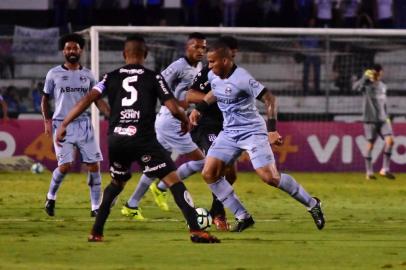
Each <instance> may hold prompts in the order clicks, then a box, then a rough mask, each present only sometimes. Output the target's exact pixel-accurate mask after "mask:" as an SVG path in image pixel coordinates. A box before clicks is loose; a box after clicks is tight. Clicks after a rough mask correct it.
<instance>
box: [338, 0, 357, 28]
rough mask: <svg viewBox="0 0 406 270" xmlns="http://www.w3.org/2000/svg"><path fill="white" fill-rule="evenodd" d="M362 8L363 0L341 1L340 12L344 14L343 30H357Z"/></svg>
mask: <svg viewBox="0 0 406 270" xmlns="http://www.w3.org/2000/svg"><path fill="white" fill-rule="evenodd" d="M360 8H361V0H341V2H340V4H339V10H340V11H341V14H342V24H341V26H342V27H343V28H356V27H357V21H358V14H359V12H360Z"/></svg>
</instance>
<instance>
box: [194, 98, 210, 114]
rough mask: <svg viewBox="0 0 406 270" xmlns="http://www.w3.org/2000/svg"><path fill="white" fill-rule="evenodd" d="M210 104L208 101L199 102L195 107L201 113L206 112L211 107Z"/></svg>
mask: <svg viewBox="0 0 406 270" xmlns="http://www.w3.org/2000/svg"><path fill="white" fill-rule="evenodd" d="M209 107H210V105H209V104H208V103H207V102H206V101H204V100H203V101H201V102H199V103H198V104H197V105H196V107H195V109H196V110H198V111H199V112H200V113H204V112H206V111H207V110H208V109H209Z"/></svg>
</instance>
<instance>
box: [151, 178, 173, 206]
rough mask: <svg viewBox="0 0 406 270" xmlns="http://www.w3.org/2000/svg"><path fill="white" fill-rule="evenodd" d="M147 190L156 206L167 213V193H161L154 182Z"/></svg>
mask: <svg viewBox="0 0 406 270" xmlns="http://www.w3.org/2000/svg"><path fill="white" fill-rule="evenodd" d="M149 190H151V192H152V195H153V196H154V200H155V203H156V204H157V205H158V207H159V208H161V210H163V211H169V206H168V203H167V202H166V201H167V192H166V191H162V190H160V189H159V188H158V185H157V183H156V182H154V183H152V184H151V185H150V186H149Z"/></svg>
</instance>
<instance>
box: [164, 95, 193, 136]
mask: <svg viewBox="0 0 406 270" xmlns="http://www.w3.org/2000/svg"><path fill="white" fill-rule="evenodd" d="M164 105H165V106H166V107H167V108H168V110H169V111H170V112H171V114H172V115H173V116H174V117H175V118H176V119H178V120H179V121H180V122H181V132H180V134H181V135H184V134H186V133H188V132H189V130H190V125H189V119H188V118H187V116H186V114H185V111H184V110H183V108H182V107H180V106H179V104H178V101H177V100H176V99H175V98H171V99H168V100H165V101H164Z"/></svg>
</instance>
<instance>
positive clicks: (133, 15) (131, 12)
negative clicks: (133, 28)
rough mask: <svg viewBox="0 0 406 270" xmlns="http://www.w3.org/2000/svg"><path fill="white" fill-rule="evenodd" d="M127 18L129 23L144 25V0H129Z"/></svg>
mask: <svg viewBox="0 0 406 270" xmlns="http://www.w3.org/2000/svg"><path fill="white" fill-rule="evenodd" d="M128 18H129V23H130V24H131V25H145V21H146V18H145V6H144V0H130V4H129V6H128Z"/></svg>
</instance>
